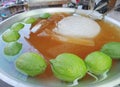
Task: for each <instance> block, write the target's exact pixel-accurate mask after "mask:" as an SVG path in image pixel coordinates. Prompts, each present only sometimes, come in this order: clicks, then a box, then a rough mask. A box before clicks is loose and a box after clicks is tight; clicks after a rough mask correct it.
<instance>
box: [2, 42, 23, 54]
mask: <svg viewBox="0 0 120 87" xmlns="http://www.w3.org/2000/svg"><path fill="white" fill-rule="evenodd" d="M21 49H22V44H21V43H19V42H10V43H8V44H7V45H6V46H5V48H4V53H5V54H6V55H9V56H14V55H16V54H18V53H19V52H20V50H21Z"/></svg>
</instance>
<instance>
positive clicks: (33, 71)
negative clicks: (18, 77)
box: [15, 52, 47, 76]
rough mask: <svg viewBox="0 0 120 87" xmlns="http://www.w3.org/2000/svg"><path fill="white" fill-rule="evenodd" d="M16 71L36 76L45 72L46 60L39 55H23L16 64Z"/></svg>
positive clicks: (31, 53) (29, 53) (30, 53)
mask: <svg viewBox="0 0 120 87" xmlns="http://www.w3.org/2000/svg"><path fill="white" fill-rule="evenodd" d="M15 65H16V69H17V70H18V71H20V72H21V73H23V74H27V75H29V76H36V75H38V74H41V73H43V72H44V71H45V69H46V67H47V65H46V62H45V60H44V59H43V58H42V57H41V56H40V55H39V54H37V53H33V52H27V53H24V54H22V55H21V56H20V57H19V58H18V59H17V60H16V62H15Z"/></svg>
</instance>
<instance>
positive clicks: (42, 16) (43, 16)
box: [40, 13, 51, 19]
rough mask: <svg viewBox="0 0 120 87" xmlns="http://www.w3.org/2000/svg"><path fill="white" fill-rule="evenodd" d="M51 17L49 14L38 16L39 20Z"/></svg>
mask: <svg viewBox="0 0 120 87" xmlns="http://www.w3.org/2000/svg"><path fill="white" fill-rule="evenodd" d="M50 16H51V14H49V13H43V14H40V18H43V19H47V18H49V17H50Z"/></svg>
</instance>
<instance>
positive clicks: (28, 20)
mask: <svg viewBox="0 0 120 87" xmlns="http://www.w3.org/2000/svg"><path fill="white" fill-rule="evenodd" d="M35 21H36V18H34V17H27V18H25V20H24V21H23V22H24V23H26V24H32V23H34V22H35Z"/></svg>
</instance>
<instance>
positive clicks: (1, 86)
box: [0, 0, 120, 87]
mask: <svg viewBox="0 0 120 87" xmlns="http://www.w3.org/2000/svg"><path fill="white" fill-rule="evenodd" d="M118 4H120V0H118V1H117V3H116V6H117V5H118ZM115 15H116V16H115ZM108 16H110V17H113V18H114V19H116V20H118V21H120V12H117V11H112V12H110V13H109V14H108ZM0 87H13V86H11V85H9V84H7V83H5V82H4V81H2V80H0ZM115 87H120V84H118V85H116V86H115Z"/></svg>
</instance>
